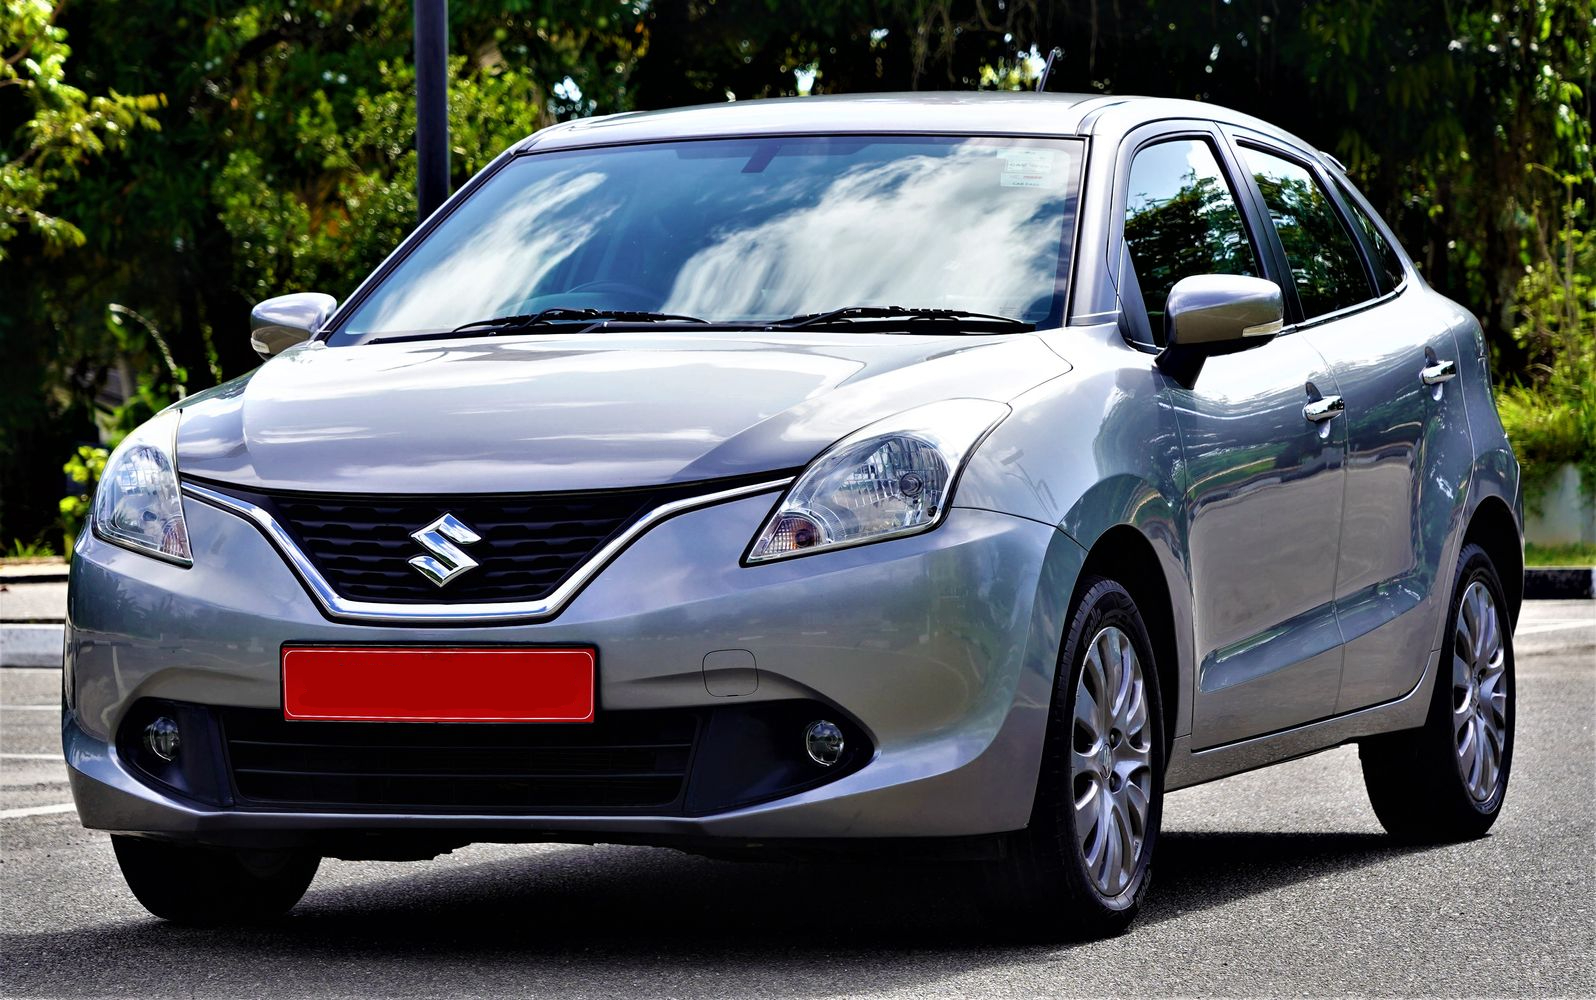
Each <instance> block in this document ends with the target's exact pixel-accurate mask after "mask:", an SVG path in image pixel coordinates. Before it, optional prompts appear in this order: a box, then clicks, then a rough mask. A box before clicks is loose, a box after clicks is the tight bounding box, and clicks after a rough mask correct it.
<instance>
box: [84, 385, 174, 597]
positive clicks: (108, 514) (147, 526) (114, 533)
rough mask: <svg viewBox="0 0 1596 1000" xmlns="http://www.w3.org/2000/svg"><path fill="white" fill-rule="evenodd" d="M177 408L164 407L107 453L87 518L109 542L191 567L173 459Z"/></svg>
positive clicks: (96, 530)
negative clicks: (91, 509) (160, 412)
mask: <svg viewBox="0 0 1596 1000" xmlns="http://www.w3.org/2000/svg"><path fill="white" fill-rule="evenodd" d="M178 412H179V411H177V410H167V411H165V412H164V413H162V414H160V415H159V416H157V417H155V418H154V419H152V420H150V421H148V422H147V423H145V424H144V425H142V426H141V427H139V428H138V429H137V430H135V431H134V432H133V433H131V434H129V435H128V436H127V437H126V438H124V439H123V440H122V443H121V444H119V445H117V447H116V450H115V451H113V452H111V457H110V458H108V459H106V462H105V472H104V473H103V474H102V475H101V476H100V487H99V490H98V491H97V492H96V493H95V494H94V512H93V514H92V515H91V516H90V522H91V523H92V525H93V527H94V533H95V534H96V535H98V536H99V537H101V538H103V539H105V540H106V541H108V542H111V543H113V544H115V545H120V546H122V547H123V548H128V549H133V550H134V551H136V552H143V553H145V554H146V555H152V556H157V557H159V558H161V559H165V560H167V561H169V562H175V563H178V564H180V565H183V566H191V565H193V562H194V560H193V558H192V555H191V553H190V552H189V547H188V525H186V524H185V523H184V522H183V496H182V494H181V493H180V492H179V490H178V485H177V462H176V460H175V458H174V456H175V454H176V451H177V421H178Z"/></svg>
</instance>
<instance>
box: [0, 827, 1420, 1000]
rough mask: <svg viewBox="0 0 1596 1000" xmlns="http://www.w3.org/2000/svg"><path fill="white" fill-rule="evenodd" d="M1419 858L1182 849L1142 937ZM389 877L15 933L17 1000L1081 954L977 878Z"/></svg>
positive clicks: (728, 977) (516, 873)
mask: <svg viewBox="0 0 1596 1000" xmlns="http://www.w3.org/2000/svg"><path fill="white" fill-rule="evenodd" d="M1413 850H1414V849H1413V848H1407V847H1402V846H1400V845H1398V844H1396V843H1395V842H1393V841H1391V840H1389V839H1388V838H1386V837H1384V836H1381V835H1378V834H1373V833H1322V834H1316V833H1261V832H1253V833H1179V832H1176V833H1169V834H1167V835H1166V836H1165V837H1164V840H1163V843H1162V845H1161V847H1160V863H1159V869H1158V871H1157V873H1156V875H1157V877H1156V879H1155V884H1154V888H1153V890H1152V892H1151V894H1150V897H1149V899H1148V901H1147V905H1146V908H1145V909H1144V912H1143V916H1142V919H1141V921H1139V922H1138V923H1137V924H1136V925H1135V927H1133V928H1132V930H1131V934H1132V935H1137V934H1141V935H1152V936H1158V937H1162V936H1163V935H1164V934H1166V933H1167V931H1161V930H1160V929H1159V925H1160V924H1163V923H1165V922H1166V921H1169V920H1171V919H1173V918H1177V917H1180V916H1181V915H1183V914H1187V913H1192V912H1195V911H1201V910H1205V909H1209V908H1212V907H1216V906H1221V905H1224V904H1226V903H1229V902H1231V901H1234V900H1238V899H1241V898H1244V897H1248V896H1253V895H1258V894H1264V893H1270V892H1275V891H1278V890H1282V889H1285V888H1288V887H1290V886H1291V885H1293V884H1295V883H1298V882H1302V881H1305V880H1309V879H1316V878H1320V877H1323V876H1326V875H1334V874H1335V873H1337V872H1346V871H1351V870H1354V869H1357V868H1361V867H1365V866H1367V865H1371V864H1376V863H1379V862H1382V861H1386V860H1389V859H1393V858H1397V857H1400V856H1401V855H1403V854H1404V853H1408V852H1411V851H1413ZM365 871H369V869H365ZM393 871H394V877H392V878H386V879H380V880H373V879H371V878H369V876H366V875H364V874H363V873H361V872H357V871H356V870H354V869H351V868H349V867H347V866H338V865H332V866H329V868H328V869H326V870H324V872H323V874H322V875H321V876H318V879H317V882H316V884H315V885H313V886H312V888H311V891H310V894H309V895H308V896H307V897H306V899H305V901H304V902H303V903H302V904H301V905H300V907H299V908H298V909H296V910H295V911H294V912H293V913H292V914H291V915H290V916H289V917H287V918H285V919H283V920H281V921H279V922H276V923H272V924H269V925H264V926H259V927H250V928H234V929H227V930H194V929H187V928H181V927H174V926H169V925H166V924H163V923H160V922H158V921H156V920H154V919H150V920H132V921H118V922H115V923H112V924H102V925H99V926H96V927H92V928H87V929H80V930H75V931H70V932H49V933H40V934H27V933H16V932H11V931H9V930H7V931H6V932H5V933H4V934H3V935H0V943H3V955H4V964H5V965H6V966H7V971H6V973H5V975H4V977H3V978H4V980H6V986H7V991H8V992H9V993H11V994H12V995H28V994H34V993H51V994H59V993H63V992H65V993H84V994H102V993H115V994H123V995H127V994H131V993H135V992H140V990H141V988H144V989H148V990H151V991H153V992H155V993H164V992H168V991H170V990H171V989H172V988H173V987H174V984H179V983H189V984H193V983H210V984H211V985H212V986H213V987H216V988H217V990H218V991H220V992H232V991H233V988H234V987H236V986H237V984H239V983H256V984H259V987H260V991H261V992H264V993H270V994H285V995H286V994H293V995H300V996H304V995H315V994H318V993H322V992H328V991H330V992H355V993H358V992H362V991H363V990H367V989H369V990H373V991H375V992H381V993H385V994H389V995H398V994H406V993H416V994H425V993H437V992H439V991H442V992H453V991H455V990H456V989H460V990H466V989H467V987H468V986H469V989H470V990H478V991H481V992H487V993H494V992H504V991H507V990H513V991H516V992H523V993H533V992H542V991H544V990H550V991H554V990H561V989H570V988H572V987H573V985H577V984H580V986H581V987H582V989H583V990H584V991H587V992H590V993H594V994H598V995H605V994H611V993H652V992H666V993H673V994H676V995H686V994H693V993H698V992H711V993H731V994H743V993H751V992H758V993H760V994H762V995H766V996H798V995H807V994H813V993H826V992H831V991H834V990H835V989H836V988H837V985H838V977H839V976H846V977H847V980H848V983H849V989H850V991H854V990H864V991H868V990H876V989H891V988H911V987H914V986H916V985H922V984H932V983H935V982H938V981H941V980H943V979H945V978H947V977H949V976H953V975H957V974H960V973H963V972H968V971H971V970H974V969H979V968H982V967H987V966H993V965H998V964H1005V963H1012V962H1016V961H1020V962H1023V961H1026V960H1028V959H1029V960H1035V959H1042V958H1047V957H1051V956H1056V955H1059V954H1061V953H1063V952H1065V951H1067V950H1069V949H1070V948H1073V947H1081V946H1082V945H1079V944H1073V945H1072V944H1068V943H1066V944H1048V945H1041V944H1034V943H1026V944H1018V943H1014V942H1013V941H1011V940H1010V941H1005V940H1003V939H1002V938H998V937H994V936H993V935H992V934H989V933H983V931H982V925H983V914H982V910H981V907H980V904H979V901H978V900H979V887H978V884H977V876H978V872H977V871H975V870H972V869H971V868H969V867H958V866H946V867H925V866H916V867H882V866H876V865H872V866H864V865H839V864H826V865H792V864H752V865H739V864H733V863H729V862H717V861H710V860H705V859H701V858H694V857H688V856H685V855H680V854H677V853H675V852H671V851H665V850H655V849H647V848H628V847H566V848H544V849H541V850H538V851H535V852H529V853H528V854H527V855H526V856H515V857H508V858H506V857H500V858H494V859H490V860H486V861H482V862H477V863H471V864H465V865H460V864H450V865H432V866H428V865H425V864H422V865H416V866H413V867H403V868H400V867H396V868H394V869H393ZM1087 947H1089V945H1088V946H1087ZM89 956H102V958H101V959H100V960H98V961H95V960H92V959H89V958H88V957H89ZM462 976H464V977H465V978H464V979H460V978H459V977H462ZM218 977H220V978H218ZM374 977H376V978H374ZM450 977H453V978H450ZM861 977H862V978H861ZM362 983H364V985H362ZM451 983H453V985H451ZM1079 985H1081V986H1082V988H1083V989H1085V988H1087V987H1088V984H1086V983H1084V982H1083V983H1081V984H1079ZM1106 985H1107V984H1105V986H1106ZM187 989H188V987H184V990H185V992H186V991H187ZM253 991H255V990H254V989H251V990H246V992H253ZM468 991H469V990H468ZM200 992H202V993H203V992H205V990H204V989H201V990H200Z"/></svg>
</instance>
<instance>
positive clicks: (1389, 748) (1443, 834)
mask: <svg viewBox="0 0 1596 1000" xmlns="http://www.w3.org/2000/svg"><path fill="white" fill-rule="evenodd" d="M1487 616H1488V617H1489V622H1491V623H1494V628H1491V627H1487V624H1486V617H1487ZM1445 636H1446V641H1445V645H1444V646H1443V650H1442V661H1441V664H1440V666H1438V667H1437V675H1436V679H1435V689H1434V693H1433V695H1432V697H1431V700H1430V710H1429V715H1428V716H1427V717H1426V719H1425V722H1424V725H1423V726H1421V727H1420V728H1418V729H1411V730H1406V731H1404V732H1399V733H1391V734H1388V735H1384V736H1377V737H1373V738H1371V739H1367V740H1364V741H1363V742H1362V744H1361V745H1360V746H1359V748H1358V758H1359V760H1360V761H1361V762H1362V764H1363V781H1364V784H1365V785H1366V786H1368V789H1369V802H1370V803H1371V804H1372V805H1373V806H1374V814H1375V815H1376V816H1378V817H1379V818H1380V825H1381V826H1383V827H1385V829H1386V831H1387V832H1389V833H1390V834H1391V835H1392V836H1393V837H1396V838H1397V839H1399V840H1402V841H1405V842H1409V843H1421V844H1434V843H1447V842H1450V841H1458V840H1471V839H1473V838H1475V837H1481V836H1484V835H1485V832H1486V831H1487V830H1489V829H1490V828H1491V824H1492V823H1495V822H1496V817H1497V815H1498V814H1500V813H1501V811H1502V800H1503V798H1504V797H1505V796H1506V794H1507V779H1508V775H1509V774H1510V773H1511V771H1512V766H1513V715H1514V706H1513V699H1514V691H1513V686H1514V681H1513V634H1512V627H1511V623H1510V622H1509V620H1508V617H1507V601H1506V599H1505V598H1504V596H1503V592H1502V583H1501V580H1500V578H1498V576H1497V574H1496V567H1495V566H1494V565H1493V564H1492V563H1491V558H1490V556H1488V555H1486V553H1485V550H1484V549H1482V548H1480V547H1479V546H1478V545H1466V546H1464V547H1463V551H1462V552H1461V553H1460V554H1459V555H1458V569H1457V585H1456V586H1455V587H1454V588H1453V591H1452V601H1451V604H1450V606H1449V608H1448V610H1447V616H1446V633H1445ZM1476 637H1477V638H1478V639H1479V642H1478V643H1476V642H1475V641H1474V639H1475V638H1476ZM1449 654H1450V655H1449ZM1476 749H1478V751H1479V753H1478V754H1476V753H1475V750H1476Z"/></svg>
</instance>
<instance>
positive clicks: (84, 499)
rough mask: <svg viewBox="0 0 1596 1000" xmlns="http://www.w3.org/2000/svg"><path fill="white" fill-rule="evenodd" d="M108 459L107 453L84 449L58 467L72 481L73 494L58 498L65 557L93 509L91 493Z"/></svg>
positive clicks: (92, 495)
mask: <svg viewBox="0 0 1596 1000" xmlns="http://www.w3.org/2000/svg"><path fill="white" fill-rule="evenodd" d="M110 457H111V453H110V452H109V451H107V450H106V449H104V448H91V447H89V446H88V445H84V446H83V447H80V448H79V449H78V450H77V451H76V452H75V453H74V454H73V455H72V457H71V458H69V459H67V463H66V464H65V465H63V466H62V467H61V471H62V472H65V473H66V474H67V477H68V478H69V479H71V480H72V485H73V487H74V490H75V492H73V493H71V494H69V495H67V496H64V497H62V498H61V533H62V536H63V538H64V542H63V545H62V548H63V550H64V551H65V552H66V554H67V556H68V557H70V556H71V555H72V540H73V539H75V538H77V537H78V532H79V531H82V530H83V521H84V519H85V518H87V517H88V516H89V510H90V508H92V507H93V506H94V490H95V488H96V487H97V486H99V484H100V476H102V475H104V473H105V460H106V459H107V458H110Z"/></svg>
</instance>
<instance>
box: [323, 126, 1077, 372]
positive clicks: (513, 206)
mask: <svg viewBox="0 0 1596 1000" xmlns="http://www.w3.org/2000/svg"><path fill="white" fill-rule="evenodd" d="M1079 177H1080V145H1079V143H1078V142H1077V141H1075V140H1068V139H1056V140H1055V139H1029V138H1025V139H1021V138H1006V137H943V136H924V137H897V136H808V137H770V138H749V139H725V140H707V141H706V140H700V141H682V142H664V143H651V144H642V145H635V146H615V147H607V148H598V149H580V150H569V151H559V152H550V153H539V154H532V155H524V156H521V157H519V158H518V159H516V160H515V161H513V162H511V163H509V164H508V165H506V166H505V167H504V168H503V169H502V170H500V171H499V172H498V173H497V174H495V175H494V176H493V177H491V178H489V179H488V181H487V182H486V183H484V184H483V185H482V186H481V187H480V188H479V189H478V190H477V191H476V192H475V193H474V194H473V195H472V196H471V197H470V198H468V199H467V200H466V201H465V202H464V203H463V204H462V205H460V206H459V207H458V208H457V209H455V210H454V211H453V212H452V213H451V215H450V216H449V217H448V218H447V219H445V220H444V221H443V222H442V224H441V225H439V226H438V228H437V229H436V230H434V231H433V232H432V233H431V234H430V235H429V236H428V237H427V238H426V240H425V241H424V242H423V243H421V244H420V245H419V246H418V247H416V248H415V249H414V250H413V251H412V252H411V253H410V254H409V255H408V256H407V257H406V258H405V259H404V260H403V261H402V262H401V263H400V264H399V265H398V266H397V267H396V268H394V270H393V271H392V272H391V273H389V274H388V275H387V276H386V277H385V278H384V280H383V281H382V283H381V284H380V285H379V286H378V287H377V288H376V289H375V290H374V291H373V293H372V294H370V295H369V296H367V297H366V299H365V301H364V302H362V303H361V304H360V305H359V307H358V308H357V309H356V310H355V311H354V312H353V313H352V314H351V316H350V317H349V319H348V320H347V322H345V324H344V325H343V329H342V330H341V331H340V332H339V333H338V335H336V336H335V337H334V338H333V340H332V342H333V343H335V344H336V343H339V342H344V343H347V342H351V341H357V340H361V339H365V338H367V337H371V336H374V335H384V336H388V335H394V334H412V333H427V332H433V331H438V330H448V329H452V328H454V327H456V326H459V325H461V324H463V323H468V322H472V321H476V320H482V319H487V318H490V317H497V316H504V315H516V314H527V313H536V312H539V311H541V310H544V309H551V308H569V309H598V310H630V311H640V310H643V311H651V312H664V313H672V314H680V315H686V316H692V317H697V318H700V319H705V320H709V321H711V322H716V323H725V324H733V325H736V324H744V323H750V324H752V323H758V322H761V321H771V320H776V319H783V318H787V317H791V316H796V315H799V314H804V313H811V312H821V311H826V310H832V309H841V308H848V307H853V306H904V307H908V308H913V309H929V308H942V309H957V310H962V311H974V312H982V313H992V314H996V315H1000V316H1005V317H1011V318H1014V319H1019V320H1023V321H1026V322H1029V323H1035V324H1043V323H1045V322H1047V321H1050V320H1056V319H1058V318H1059V317H1060V316H1061V315H1062V310H1063V305H1062V302H1063V279H1062V278H1061V275H1067V274H1068V273H1069V271H1068V263H1069V262H1068V259H1067V258H1068V250H1069V246H1068V237H1069V234H1070V233H1071V232H1072V225H1071V220H1072V217H1073V213H1074V211H1075V202H1076V198H1077V189H1078V186H1079Z"/></svg>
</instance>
